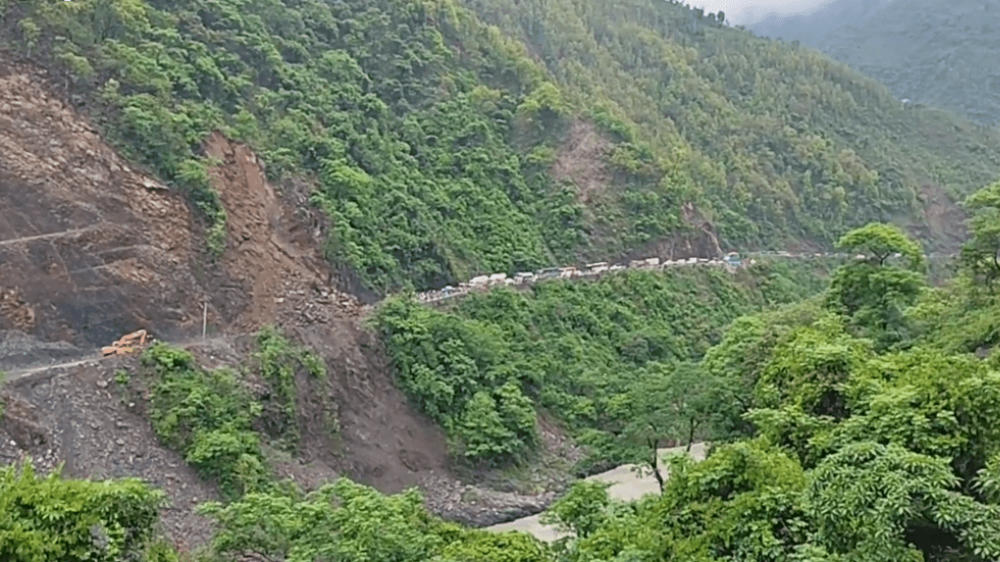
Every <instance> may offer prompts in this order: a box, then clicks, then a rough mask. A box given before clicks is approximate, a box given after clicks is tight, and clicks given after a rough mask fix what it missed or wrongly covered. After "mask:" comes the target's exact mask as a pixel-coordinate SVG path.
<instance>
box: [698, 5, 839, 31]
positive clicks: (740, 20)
mask: <svg viewBox="0 0 1000 562" xmlns="http://www.w3.org/2000/svg"><path fill="white" fill-rule="evenodd" d="M829 1H830V0H688V4H690V5H691V6H692V7H695V8H705V11H706V12H712V13H713V14H714V13H717V12H719V11H720V10H721V11H723V12H725V13H726V20H728V21H730V22H732V23H733V25H750V24H752V23H753V22H754V21H756V20H757V19H759V18H762V17H764V16H766V15H767V14H768V13H770V12H778V13H781V14H796V13H805V12H809V11H812V10H813V9H814V8H816V7H817V6H820V5H822V4H824V3H826V2H829Z"/></svg>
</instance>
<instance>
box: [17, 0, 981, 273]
mask: <svg viewBox="0 0 1000 562" xmlns="http://www.w3.org/2000/svg"><path fill="white" fill-rule="evenodd" d="M0 46H2V47H4V48H10V49H14V50H16V51H18V52H20V53H22V54H25V55H28V56H30V57H32V58H35V59H38V60H41V61H44V62H45V64H47V65H49V66H50V67H52V68H53V69H54V70H56V71H57V72H56V73H55V76H57V82H60V85H61V86H63V87H66V86H68V88H69V90H70V92H71V95H72V96H73V97H74V98H75V99H77V100H78V101H79V102H81V103H83V104H84V107H85V108H87V109H88V110H89V111H90V112H91V113H92V114H93V116H94V117H95V118H96V120H97V122H98V123H99V124H100V125H101V127H102V130H103V132H104V134H105V136H106V137H107V138H108V139H110V140H111V141H113V142H114V143H116V144H117V145H118V146H119V147H120V148H121V149H123V150H124V152H125V153H126V154H127V155H129V156H130V157H131V158H133V159H135V160H137V161H139V162H141V163H143V164H145V165H146V166H148V167H149V168H150V169H151V170H153V171H154V172H155V173H157V174H158V175H160V176H161V177H163V178H164V179H166V180H168V181H170V182H172V183H174V184H176V185H179V186H181V187H184V188H185V189H187V190H188V191H189V192H190V193H191V195H192V198H193V201H194V202H195V203H197V205H198V207H199V208H201V209H202V210H203V211H204V212H205V214H206V216H207V218H208V219H209V230H208V233H207V234H208V238H209V244H210V246H211V247H212V248H213V249H214V250H216V251H221V250H222V249H223V247H224V243H225V234H226V231H225V220H226V215H225V210H224V209H222V208H221V206H220V203H219V200H218V198H217V196H216V195H215V194H214V193H213V191H212V189H211V186H210V185H209V179H208V175H207V174H206V172H205V165H206V162H205V160H204V159H203V158H201V156H200V154H201V149H200V144H201V142H202V141H203V140H204V139H205V138H206V136H207V135H208V134H209V133H210V132H211V131H212V130H214V129H221V130H222V131H223V132H225V133H226V134H228V135H230V136H232V137H235V138H237V139H239V140H243V141H246V142H249V143H250V144H251V145H252V146H253V147H254V148H255V149H256V150H257V151H258V152H259V153H260V154H261V156H262V157H263V160H264V161H265V163H266V165H267V170H268V173H269V175H271V176H272V177H273V178H278V177H281V176H288V175H298V176H306V177H307V179H308V180H310V181H311V182H312V184H313V185H314V186H315V190H314V193H313V197H312V202H313V204H315V205H317V206H318V207H320V208H321V209H322V210H323V211H324V212H325V214H326V215H327V216H328V217H329V218H330V219H331V228H330V231H329V236H328V239H327V240H326V246H327V249H328V252H329V255H330V257H331V258H332V259H333V260H334V261H336V262H337V263H338V264H341V265H346V266H348V267H349V268H351V269H353V270H355V271H356V272H357V273H358V274H359V276H360V277H361V278H362V279H363V280H364V281H365V282H366V284H367V285H368V286H369V287H370V288H374V289H377V290H388V289H397V288H401V287H405V286H406V285H411V284H412V285H413V286H414V287H416V288H427V287H432V286H434V287H440V286H442V285H445V284H447V283H449V282H451V283H453V282H455V281H456V280H465V279H468V278H469V277H471V276H472V275H474V274H477V273H492V272H495V271H506V272H508V273H512V272H514V271H517V270H523V269H528V268H532V269H533V268H537V267H539V266H542V265H551V264H553V263H554V262H555V263H559V264H564V263H567V262H571V261H575V260H577V259H579V258H583V259H587V260H588V261H597V260H598V259H607V258H610V257H617V256H619V255H621V254H623V253H629V252H633V251H640V250H644V249H645V248H647V247H648V246H649V245H650V244H654V243H656V242H662V241H664V240H669V239H672V237H674V236H675V235H678V234H683V233H685V232H687V231H688V230H689V229H692V228H693V229H699V228H700V227H701V226H702V220H703V219H704V220H708V221H710V222H711V223H712V224H714V225H715V227H716V229H717V231H718V232H719V234H721V237H722V242H723V244H725V245H728V246H743V247H746V246H757V247H760V246H762V245H775V246H781V245H784V243H785V242H787V241H788V240H790V239H794V240H809V241H814V242H819V243H823V244H829V243H832V242H833V241H834V240H835V236H836V235H838V234H839V233H840V232H842V231H843V230H846V229H847V228H848V227H851V226H858V225H859V224H861V222H862V221H872V220H877V221H884V220H887V219H890V218H900V219H901V220H908V219H909V218H910V217H916V220H917V222H918V223H919V221H921V220H922V219H920V218H919V217H920V216H921V215H920V213H916V211H917V210H918V209H919V207H920V206H921V198H922V197H924V194H923V193H922V192H921V193H918V191H917V189H918V187H921V188H922V187H923V186H931V189H932V190H933V189H935V187H934V186H937V188H939V189H938V192H939V193H941V194H947V193H954V194H958V195H960V196H961V195H964V194H967V193H969V192H970V191H971V190H972V189H973V188H974V187H978V186H980V185H983V184H985V183H986V182H988V181H991V180H993V179H994V177H995V176H996V175H997V174H998V173H1000V156H997V155H998V154H1000V150H998V148H1000V141H998V139H997V138H994V136H991V135H989V134H986V133H983V132H980V131H977V130H974V129H973V128H971V127H970V126H968V124H966V123H963V122H961V121H960V120H957V119H956V118H953V117H952V116H949V115H945V114H915V113H912V112H904V111H903V110H902V109H901V108H900V107H899V104H898V103H897V102H896V100H894V99H893V98H892V97H891V96H890V95H889V93H888V91H886V90H885V89H884V88H883V87H881V86H879V85H878V84H876V83H874V82H872V81H870V80H868V79H866V78H864V77H862V76H861V75H860V74H857V73H855V72H852V71H850V70H848V69H847V68H846V67H844V66H841V65H838V64H835V63H833V62H831V61H830V60H828V59H825V58H823V57H822V56H820V55H818V54H817V53H815V52H812V51H809V50H805V49H800V48H793V47H790V46H784V45H781V44H779V43H776V42H771V41H766V40H762V39H758V38H755V37H753V36H752V35H750V34H748V33H746V32H743V31H740V30H737V29H731V28H728V27H726V26H725V25H723V24H721V23H720V21H719V18H718V16H716V15H715V14H709V15H706V14H704V13H703V12H700V11H698V10H691V9H689V8H687V7H684V6H682V5H680V4H678V3H675V2H653V1H651V0H630V2H627V3H626V4H620V3H612V2H604V1H597V2H595V1H592V0H558V1H546V2H541V1H540V0H525V1H523V2H520V3H518V2H513V1H510V0H489V1H479V0H434V1H431V2H418V3H413V2H408V1H403V0H363V1H356V2H340V3H335V2H325V1H322V0H302V1H296V2H280V1H278V0H268V1H263V2H243V1H240V0H219V1H216V0H74V1H73V2H63V1H58V0H43V1H39V2H10V1H6V2H3V3H0ZM593 139H596V140H593ZM591 145H592V146H593V147H594V148H593V149H587V150H585V152H586V153H585V154H577V153H575V152H574V147H580V146H584V147H586V146H591Z"/></svg>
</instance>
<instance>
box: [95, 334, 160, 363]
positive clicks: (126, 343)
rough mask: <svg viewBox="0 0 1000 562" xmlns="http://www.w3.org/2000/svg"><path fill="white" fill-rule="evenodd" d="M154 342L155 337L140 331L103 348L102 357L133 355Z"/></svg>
mask: <svg viewBox="0 0 1000 562" xmlns="http://www.w3.org/2000/svg"><path fill="white" fill-rule="evenodd" d="M152 341H153V337H152V336H150V335H149V334H147V333H146V330H138V331H135V332H132V333H131V334H126V335H124V336H122V337H121V338H120V339H118V340H117V341H115V342H114V343H112V344H111V345H109V346H106V347H102V348H101V355H102V356H104V357H109V356H111V355H116V356H120V355H132V354H133V353H136V352H138V351H141V350H142V348H143V347H145V346H146V345H147V344H149V343H151V342H152Z"/></svg>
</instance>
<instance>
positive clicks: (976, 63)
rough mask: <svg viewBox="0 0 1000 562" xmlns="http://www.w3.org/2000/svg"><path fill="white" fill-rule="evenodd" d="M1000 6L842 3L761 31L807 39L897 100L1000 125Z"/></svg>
mask: <svg viewBox="0 0 1000 562" xmlns="http://www.w3.org/2000/svg"><path fill="white" fill-rule="evenodd" d="M998 25H1000V6H998V5H997V4H996V3H994V2H985V1H982V0H957V1H953V2H947V3H942V2H935V1H933V0H908V1H906V2H892V1H891V0H881V1H876V2H872V1H865V0H836V1H834V2H830V3H828V4H827V5H826V6H824V7H822V8H820V9H818V10H816V11H815V12H812V13H810V14H806V15H798V16H792V17H772V18H768V19H764V20H762V21H760V22H757V23H755V24H753V25H752V26H750V27H751V28H752V29H753V31H754V32H755V33H758V34H760V35H763V36H767V37H776V38H781V39H784V40H786V41H801V42H802V43H803V44H805V45H809V46H811V47H815V48H817V49H819V50H821V51H823V52H824V53H826V54H828V55H830V56H831V57H833V58H834V59H836V60H839V61H842V62H845V63H847V64H848V65H850V66H852V67H853V68H856V69H858V70H860V71H862V72H864V73H865V74H867V75H869V76H871V77H872V78H875V79H876V80H878V81H879V82H882V83H884V84H886V85H887V86H888V87H889V89H890V90H891V91H892V92H893V94H895V95H896V96H897V97H899V98H906V99H909V100H911V101H912V102H914V103H921V104H927V105H931V106H935V107H940V108H945V109H949V110H951V111H955V112H958V113H963V114H965V115H968V116H969V117H971V118H972V119H974V120H976V121H980V122H982V123H985V124H988V125H996V124H998V123H1000V62H997V57H996V52H997V49H1000V38H998V36H997V33H996V28H997V26H998Z"/></svg>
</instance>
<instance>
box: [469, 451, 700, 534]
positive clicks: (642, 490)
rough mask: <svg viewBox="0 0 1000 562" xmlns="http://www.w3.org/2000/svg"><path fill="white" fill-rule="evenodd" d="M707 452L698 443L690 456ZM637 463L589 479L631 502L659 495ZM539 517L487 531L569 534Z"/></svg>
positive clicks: (696, 458)
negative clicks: (639, 472) (637, 468)
mask: <svg viewBox="0 0 1000 562" xmlns="http://www.w3.org/2000/svg"><path fill="white" fill-rule="evenodd" d="M705 451H706V445H705V443H695V444H693V445H692V446H691V452H690V455H691V456H692V457H693V458H694V459H695V460H699V461H700V460H704V459H705ZM682 452H684V447H674V448H671V449H660V456H661V457H664V456H666V455H668V454H671V453H682ZM634 466H635V465H631V464H628V465H622V466H619V467H618V468H613V469H611V470H609V471H607V472H602V473H600V474H595V475H593V476H591V477H589V478H587V480H589V481H591V482H606V483H608V484H611V487H609V488H608V494H609V495H610V496H611V497H612V498H614V499H616V500H623V501H631V500H637V499H639V498H641V497H643V496H645V495H647V494H658V493H659V492H660V490H659V487H658V486H657V484H656V479H655V478H653V475H651V474H649V475H645V476H642V477H639V476H637V475H636V473H635V472H634V471H633V468H634ZM660 470H661V474H663V477H664V478H669V475H667V474H666V471H665V469H664V468H663V467H661V468H660ZM540 517H541V514H538V515H532V516H530V517H524V518H522V519H517V520H515V521H510V522H508V523H501V524H499V525H493V526H492V527H487V528H486V530H487V531H494V532H497V533H502V532H504V531H523V532H525V533H531V534H532V535H534V536H535V537H537V538H538V539H539V540H542V541H546V542H552V541H554V540H556V539H559V538H561V537H563V536H565V535H566V533H561V532H560V531H559V530H558V529H556V528H554V527H550V526H546V525H542V524H541V522H540V521H539V518H540Z"/></svg>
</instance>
